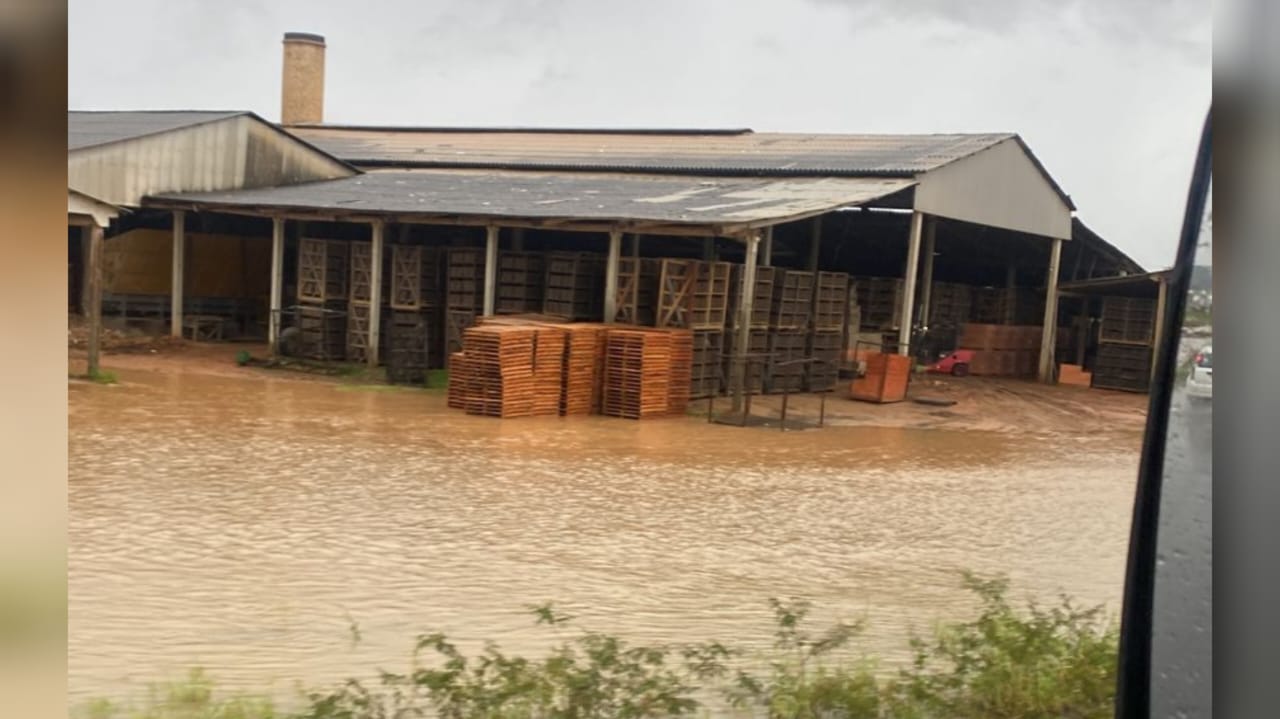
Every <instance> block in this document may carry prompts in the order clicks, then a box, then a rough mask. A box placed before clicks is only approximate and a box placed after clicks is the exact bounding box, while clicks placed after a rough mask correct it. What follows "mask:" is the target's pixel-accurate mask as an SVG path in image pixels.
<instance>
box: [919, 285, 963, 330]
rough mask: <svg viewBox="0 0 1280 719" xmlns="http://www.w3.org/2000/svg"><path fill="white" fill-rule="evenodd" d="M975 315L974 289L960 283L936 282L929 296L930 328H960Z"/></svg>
mask: <svg viewBox="0 0 1280 719" xmlns="http://www.w3.org/2000/svg"><path fill="white" fill-rule="evenodd" d="M972 314H973V288H972V287H970V286H969V285H964V284H960V283H958V282H934V283H933V290H932V291H931V292H930V294H929V326H930V327H936V326H940V325H941V326H947V327H955V328H957V329H958V328H959V327H960V325H962V324H964V323H966V322H968V321H969V318H970V316H971V315H972Z"/></svg>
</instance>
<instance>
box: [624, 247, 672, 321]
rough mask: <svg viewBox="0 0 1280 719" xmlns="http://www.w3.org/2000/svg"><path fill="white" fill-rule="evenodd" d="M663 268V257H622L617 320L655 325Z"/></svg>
mask: <svg viewBox="0 0 1280 719" xmlns="http://www.w3.org/2000/svg"><path fill="white" fill-rule="evenodd" d="M661 269H662V266H661V262H660V261H659V260H656V259H652V258H648V257H640V258H637V257H623V258H620V259H619V261H618V296H617V307H618V314H617V316H616V317H614V320H615V321H616V322H620V323H622V324H628V325H644V326H652V325H653V324H654V319H655V318H656V316H657V302H658V275H659V273H660V272H661Z"/></svg>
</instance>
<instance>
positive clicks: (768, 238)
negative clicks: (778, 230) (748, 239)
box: [760, 225, 773, 267]
mask: <svg viewBox="0 0 1280 719" xmlns="http://www.w3.org/2000/svg"><path fill="white" fill-rule="evenodd" d="M760 264H762V265H764V266H765V267H772V266H773V225H769V226H768V227H766V228H764V241H763V242H762V243H761V244H760Z"/></svg>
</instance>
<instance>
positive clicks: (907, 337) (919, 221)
mask: <svg viewBox="0 0 1280 719" xmlns="http://www.w3.org/2000/svg"><path fill="white" fill-rule="evenodd" d="M923 234H924V213H923V212H920V211H919V210H916V211H915V212H912V213H911V234H910V235H908V237H907V266H906V269H905V270H903V273H902V314H901V315H899V316H898V354H900V355H909V354H911V350H912V349H913V348H912V347H911V346H910V345H911V318H912V317H914V314H913V313H914V312H915V303H916V273H917V272H919V268H920V239H921V235H923Z"/></svg>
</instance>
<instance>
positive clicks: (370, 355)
mask: <svg viewBox="0 0 1280 719" xmlns="http://www.w3.org/2000/svg"><path fill="white" fill-rule="evenodd" d="M372 229H373V233H372V234H373V237H372V239H373V242H372V243H371V247H370V248H369V262H370V263H371V264H372V266H371V267H370V268H369V347H368V350H367V351H366V352H365V357H366V358H367V359H368V361H369V366H370V367H377V366H378V361H379V357H378V354H379V353H378V347H379V346H380V345H381V344H382V342H381V339H382V257H383V251H384V249H385V245H386V234H387V233H386V223H384V222H382V221H381V220H379V221H378V222H375V223H373V226H372ZM486 269H487V268H486Z"/></svg>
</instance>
